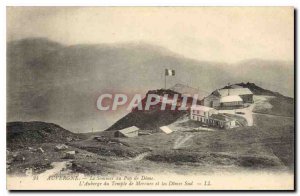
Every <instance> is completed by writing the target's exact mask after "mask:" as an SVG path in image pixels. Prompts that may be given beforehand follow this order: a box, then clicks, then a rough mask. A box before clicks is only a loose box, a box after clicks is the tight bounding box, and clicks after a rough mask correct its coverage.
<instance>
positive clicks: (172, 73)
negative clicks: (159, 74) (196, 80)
mask: <svg viewBox="0 0 300 196" xmlns="http://www.w3.org/2000/svg"><path fill="white" fill-rule="evenodd" d="M165 76H175V70H173V69H166V71H165Z"/></svg>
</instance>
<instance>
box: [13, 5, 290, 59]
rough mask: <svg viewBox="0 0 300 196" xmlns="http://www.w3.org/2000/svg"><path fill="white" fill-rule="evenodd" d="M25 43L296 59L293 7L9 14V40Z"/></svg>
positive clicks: (195, 55)
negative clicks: (140, 46) (122, 45)
mask: <svg viewBox="0 0 300 196" xmlns="http://www.w3.org/2000/svg"><path fill="white" fill-rule="evenodd" d="M25 37H48V38H49V39H52V40H54V41H59V42H62V43H64V44H70V45H73V44H80V43H115V42H136V41H143V42H149V43H152V44H157V45H161V46H164V47H167V48H169V49H170V50H172V51H174V52H176V53H179V54H181V55H183V56H186V57H189V58H194V59H198V60H206V61H221V62H236V61H240V60H243V59H250V58H262V59H276V60H289V61H291V60H293V58H294V57H293V53H294V52H293V47H294V45H293V44H294V41H293V37H294V34H293V9H292V8H288V7H285V8H282V7H281V8H280V7H260V8H257V7H247V8H237V7H226V8H216V7H210V8H208V7H205V8H204V7H200V8H197V7H182V8H180V7H161V8H156V7H147V8H146V7H139V8H132V7H126V8H124V7H123V8H121V7H47V8H45V7H42V8H41V7H14V8H8V9H7V38H8V40H14V39H21V38H25Z"/></svg>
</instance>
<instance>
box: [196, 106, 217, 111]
mask: <svg viewBox="0 0 300 196" xmlns="http://www.w3.org/2000/svg"><path fill="white" fill-rule="evenodd" d="M191 109H192V110H200V111H205V112H206V111H210V110H214V108H210V107H207V106H203V105H193V106H192V107H191Z"/></svg>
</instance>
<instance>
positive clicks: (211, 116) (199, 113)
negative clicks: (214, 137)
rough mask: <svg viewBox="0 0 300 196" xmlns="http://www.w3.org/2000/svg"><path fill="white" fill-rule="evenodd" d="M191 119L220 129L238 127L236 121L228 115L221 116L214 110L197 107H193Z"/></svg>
mask: <svg viewBox="0 0 300 196" xmlns="http://www.w3.org/2000/svg"><path fill="white" fill-rule="evenodd" d="M190 118H191V120H194V121H199V122H201V123H203V124H205V125H208V126H212V127H218V128H222V129H223V128H224V129H228V128H234V127H236V126H237V125H236V119H235V118H233V117H230V116H228V115H226V114H219V113H218V111H217V110H216V109H214V108H210V107H206V106H202V105H196V106H192V107H191V112H190Z"/></svg>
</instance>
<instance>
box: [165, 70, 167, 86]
mask: <svg viewBox="0 0 300 196" xmlns="http://www.w3.org/2000/svg"><path fill="white" fill-rule="evenodd" d="M165 89H167V76H166V71H165Z"/></svg>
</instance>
